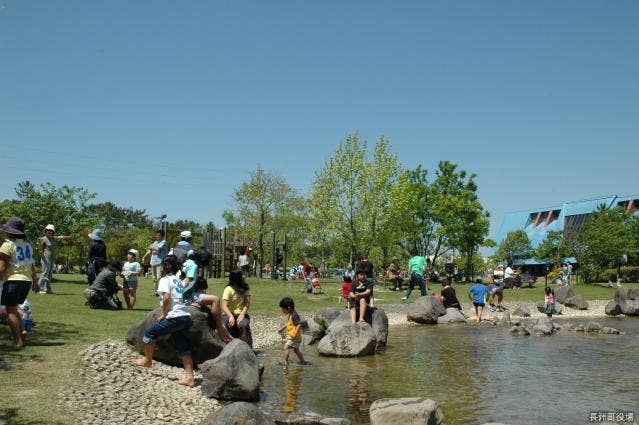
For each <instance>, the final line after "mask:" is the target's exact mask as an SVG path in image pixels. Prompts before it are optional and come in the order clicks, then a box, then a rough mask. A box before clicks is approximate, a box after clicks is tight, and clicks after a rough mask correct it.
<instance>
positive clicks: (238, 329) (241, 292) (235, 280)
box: [222, 270, 253, 347]
mask: <svg viewBox="0 0 639 425" xmlns="http://www.w3.org/2000/svg"><path fill="white" fill-rule="evenodd" d="M250 295H251V294H250V292H249V285H248V283H246V279H245V277H244V275H243V274H242V271H241V270H233V271H231V273H230V274H229V283H228V285H227V286H226V288H224V293H223V294H222V311H223V312H224V314H225V316H224V326H226V329H228V331H229V333H230V334H231V336H233V337H234V338H239V339H241V340H242V341H244V342H246V343H247V344H248V345H249V346H251V347H252V346H253V337H252V336H251V318H250V317H249V315H248V309H249V306H250V305H251V296H250Z"/></svg>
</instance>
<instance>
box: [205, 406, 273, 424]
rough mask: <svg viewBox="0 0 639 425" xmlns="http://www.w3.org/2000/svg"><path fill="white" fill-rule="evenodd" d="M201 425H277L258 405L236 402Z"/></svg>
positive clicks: (210, 415)
mask: <svg viewBox="0 0 639 425" xmlns="http://www.w3.org/2000/svg"><path fill="white" fill-rule="evenodd" d="M199 425H275V422H273V421H272V420H271V419H270V418H269V417H268V416H266V415H265V414H264V413H262V411H261V410H260V409H258V408H257V406H256V405H254V404H251V403H246V402H242V401H239V402H236V403H231V404H229V405H226V406H224V407H223V408H221V409H220V410H217V411H215V412H213V413H211V414H209V415H208V416H207V417H206V418H204V419H203V420H202V421H201V422H200V424H199Z"/></svg>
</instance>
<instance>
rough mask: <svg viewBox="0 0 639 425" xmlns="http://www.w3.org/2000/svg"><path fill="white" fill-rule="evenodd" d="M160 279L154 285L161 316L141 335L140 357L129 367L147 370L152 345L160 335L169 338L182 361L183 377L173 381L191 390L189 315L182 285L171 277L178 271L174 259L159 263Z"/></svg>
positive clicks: (168, 257)
mask: <svg viewBox="0 0 639 425" xmlns="http://www.w3.org/2000/svg"><path fill="white" fill-rule="evenodd" d="M162 267H163V270H164V273H165V275H164V277H162V278H161V279H160V280H159V281H158V294H159V295H160V300H161V306H162V312H161V313H160V316H159V317H158V318H156V320H155V323H154V324H152V325H151V326H149V327H148V328H147V329H146V330H145V331H144V338H143V341H144V357H142V358H138V359H134V360H133V365H135V366H141V367H151V364H152V363H153V353H154V352H155V341H156V340H157V339H158V338H159V337H161V336H164V335H167V334H171V338H172V339H173V343H174V344H175V348H176V349H177V352H178V357H180V358H181V359H182V364H183V365H184V371H185V372H186V377H184V378H182V379H180V380H179V381H177V383H178V384H180V385H185V386H187V387H193V386H194V385H195V378H194V376H193V359H191V342H190V340H189V328H190V327H191V325H192V324H193V321H192V320H191V314H190V313H189V311H188V310H187V308H186V303H185V300H184V298H183V297H182V293H183V292H184V283H183V282H182V281H181V280H180V279H178V278H177V277H175V274H176V273H177V272H179V271H180V267H181V264H180V262H179V261H178V260H177V257H176V256H175V255H167V256H166V257H165V258H164V261H163V263H162Z"/></svg>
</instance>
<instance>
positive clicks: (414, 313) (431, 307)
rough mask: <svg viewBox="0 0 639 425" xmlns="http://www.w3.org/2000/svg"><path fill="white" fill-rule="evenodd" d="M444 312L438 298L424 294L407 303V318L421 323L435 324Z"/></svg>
mask: <svg viewBox="0 0 639 425" xmlns="http://www.w3.org/2000/svg"><path fill="white" fill-rule="evenodd" d="M444 314H446V309H445V308H444V305H443V304H442V303H441V302H440V301H439V299H438V298H435V297H431V296H424V297H419V298H417V299H416V300H415V301H414V302H412V303H410V304H409V305H408V314H407V317H408V320H410V321H411V322H416V323H422V324H435V323H437V319H438V318H439V316H443V315H444Z"/></svg>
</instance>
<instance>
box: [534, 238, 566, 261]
mask: <svg viewBox="0 0 639 425" xmlns="http://www.w3.org/2000/svg"><path fill="white" fill-rule="evenodd" d="M570 255H572V250H571V248H570V244H568V243H566V241H564V233H563V232H561V231H556V232H548V234H547V235H546V239H544V241H543V242H542V243H541V244H539V246H538V247H537V248H536V249H535V251H534V253H533V256H534V257H535V259H536V260H537V261H539V262H544V263H552V264H553V265H558V264H560V263H561V262H562V261H563V259H564V258H566V257H568V256H570Z"/></svg>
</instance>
